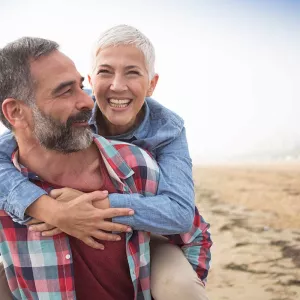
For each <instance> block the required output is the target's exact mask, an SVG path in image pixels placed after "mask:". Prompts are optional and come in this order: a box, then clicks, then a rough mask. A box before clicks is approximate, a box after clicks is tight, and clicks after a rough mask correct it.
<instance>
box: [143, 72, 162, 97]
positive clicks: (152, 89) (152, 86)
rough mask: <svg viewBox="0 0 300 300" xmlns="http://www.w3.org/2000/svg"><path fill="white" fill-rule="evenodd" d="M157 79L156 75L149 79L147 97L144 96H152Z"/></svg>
mask: <svg viewBox="0 0 300 300" xmlns="http://www.w3.org/2000/svg"><path fill="white" fill-rule="evenodd" d="M158 79H159V76H158V74H155V75H154V76H153V78H152V79H151V81H150V84H149V89H148V91H147V95H146V96H147V97H151V96H152V94H153V92H154V90H155V87H156V85H157V81H158Z"/></svg>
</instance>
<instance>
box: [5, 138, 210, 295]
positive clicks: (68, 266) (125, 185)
mask: <svg viewBox="0 0 300 300" xmlns="http://www.w3.org/2000/svg"><path fill="white" fill-rule="evenodd" d="M94 141H95V143H96V144H97V146H98V148H99V151H100V153H101V156H102V158H103V160H104V163H105V166H106V167H107V170H108V174H109V176H110V178H111V180H112V182H113V184H114V186H115V188H116V190H117V192H118V193H140V194H143V195H147V196H151V195H155V193H156V190H157V184H158V179H159V169H158V166H157V164H156V162H155V161H154V160H153V159H152V158H151V157H150V156H149V155H148V154H147V153H146V152H145V151H144V150H142V149H140V148H138V147H136V146H133V145H130V144H127V143H122V142H118V141H107V140H106V139H104V138H103V137H100V136H96V138H95V139H94ZM13 162H14V164H15V166H16V167H17V168H18V169H19V170H20V171H21V172H22V173H23V175H25V176H28V178H29V179H30V180H32V181H39V184H40V185H41V186H42V187H43V188H44V189H45V190H47V191H49V190H50V189H51V186H49V185H48V184H47V183H45V182H43V181H42V180H40V179H39V178H38V176H36V174H33V173H31V172H30V171H29V170H27V169H26V168H24V167H22V166H20V165H19V164H18V162H17V156H16V155H15V156H14V157H13ZM208 227H209V225H208V224H206V223H205V222H204V221H203V219H202V218H201V216H200V215H199V214H198V211H197V209H196V214H195V220H194V224H193V228H192V229H191V231H190V232H189V233H186V234H181V235H172V236H167V237H168V238H169V239H170V241H171V242H172V243H174V244H176V245H178V246H180V247H181V248H182V250H183V252H184V254H185V255H186V257H187V259H188V260H189V262H190V263H191V264H192V266H193V268H194V270H195V271H196V272H197V274H198V276H199V278H200V279H201V280H202V281H205V279H206V276H207V272H208V269H209V261H210V250H209V249H210V246H211V241H210V235H209V233H208V232H207V229H208ZM0 229H1V231H0V251H1V255H2V257H3V263H4V267H5V272H6V276H7V279H8V283H9V287H10V289H11V291H12V294H13V298H14V299H28V300H29V299H45V300H46V299H47V300H48V299H51V300H56V299H57V300H60V299H62V300H65V299H68V300H71V299H72V300H73V299H76V293H75V287H74V278H73V262H72V252H71V248H70V245H69V242H68V236H67V235H66V234H64V233H61V234H59V235H56V236H54V237H43V236H41V235H40V234H39V233H35V232H30V231H28V230H27V227H26V226H25V225H20V224H18V223H15V222H13V221H12V219H11V218H10V216H8V215H7V214H6V213H5V212H4V211H0ZM149 241H150V233H148V232H144V231H133V232H132V233H127V234H126V252H127V259H128V264H129V270H130V276H131V280H132V283H133V287H134V291H135V293H134V294H135V296H134V297H135V298H134V299H135V300H148V299H149V300H150V299H151V293H150V249H149ZM174 263H176V262H174Z"/></svg>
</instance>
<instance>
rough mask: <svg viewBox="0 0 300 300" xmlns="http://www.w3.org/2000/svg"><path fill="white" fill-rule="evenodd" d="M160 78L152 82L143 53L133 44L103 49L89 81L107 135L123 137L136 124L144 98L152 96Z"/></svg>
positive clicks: (98, 55)
mask: <svg viewBox="0 0 300 300" xmlns="http://www.w3.org/2000/svg"><path fill="white" fill-rule="evenodd" d="M157 80H158V75H155V76H154V78H153V79H152V80H150V79H149V76H148V71H147V68H146V63H145V58H144V55H143V53H142V52H141V51H140V50H139V49H137V48H136V47H135V46H133V45H128V46H127V45H126V46H125V45H124V46H123V45H122V46H116V47H108V48H105V49H103V50H100V51H99V52H98V53H97V57H96V67H95V70H94V72H93V75H92V77H91V78H90V83H91V85H92V88H93V92H94V95H95V97H96V100H97V104H98V106H99V108H100V110H101V112H102V114H103V115H104V116H105V121H106V126H107V128H108V131H109V132H108V135H116V134H122V133H125V132H127V131H129V130H130V129H131V128H133V127H134V126H135V124H136V121H137V118H138V117H139V115H138V114H139V112H140V111H141V108H142V106H143V104H144V101H145V97H149V96H151V95H152V93H153V91H154V89H155V86H156V83H157Z"/></svg>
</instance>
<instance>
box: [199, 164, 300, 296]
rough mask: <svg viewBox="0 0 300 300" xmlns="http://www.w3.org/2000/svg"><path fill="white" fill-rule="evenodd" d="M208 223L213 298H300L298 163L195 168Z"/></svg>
mask: <svg viewBox="0 0 300 300" xmlns="http://www.w3.org/2000/svg"><path fill="white" fill-rule="evenodd" d="M194 180H195V185H196V199H197V200H196V201H197V206H198V207H199V210H200V212H201V213H202V215H203V216H204V218H205V219H206V220H207V221H208V222H209V223H210V224H211V233H212V238H213V242H214V245H213V248H212V257H213V258H212V266H211V271H210V274H209V278H208V283H207V291H208V295H209V297H210V299H211V300H223V299H224V300H225V299H230V300H237V299H243V300H250V299H251V300H252V299H256V300H279V299H281V300H283V299H284V300H298V299H300V217H299V215H300V185H299V182H300V165H299V164H298V165H295V164H273V165H262V166H258V165H248V166H247V165H235V166H205V167H204V166H203V167H196V168H194Z"/></svg>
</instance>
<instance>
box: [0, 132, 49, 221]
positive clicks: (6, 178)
mask: <svg viewBox="0 0 300 300" xmlns="http://www.w3.org/2000/svg"><path fill="white" fill-rule="evenodd" d="M15 148H16V142H15V140H14V137H13V135H12V134H11V133H10V134H7V133H6V134H4V135H3V136H1V138H0V209H3V210H5V211H6V212H7V213H8V214H9V215H10V216H11V217H12V218H13V220H14V221H15V222H19V223H21V224H22V223H24V222H25V221H28V219H27V220H26V216H25V210H26V209H27V207H28V206H29V205H31V204H32V203H33V202H34V201H36V200H37V199H38V198H39V197H41V196H42V195H44V194H46V192H45V191H44V190H42V189H40V188H39V187H37V186H35V185H34V184H33V183H31V182H30V181H29V180H28V178H26V177H24V176H23V175H22V174H21V173H20V172H19V171H18V170H17V169H16V168H15V167H14V165H13V164H12V162H11V157H12V153H13V151H14V150H15Z"/></svg>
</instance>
